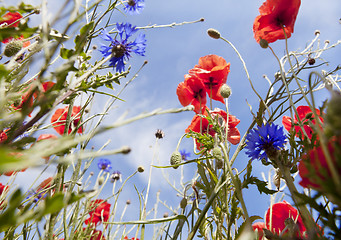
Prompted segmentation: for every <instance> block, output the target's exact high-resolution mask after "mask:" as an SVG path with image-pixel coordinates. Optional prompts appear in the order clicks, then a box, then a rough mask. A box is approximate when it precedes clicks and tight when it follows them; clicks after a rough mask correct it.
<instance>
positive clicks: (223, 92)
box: [219, 84, 232, 98]
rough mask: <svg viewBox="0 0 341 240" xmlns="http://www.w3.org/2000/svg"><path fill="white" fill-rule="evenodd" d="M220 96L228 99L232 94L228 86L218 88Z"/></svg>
mask: <svg viewBox="0 0 341 240" xmlns="http://www.w3.org/2000/svg"><path fill="white" fill-rule="evenodd" d="M219 91H220V95H221V96H222V97H223V98H229V97H230V95H231V93H232V90H231V88H230V86H229V85H227V84H223V85H222V86H221V87H220V90H219Z"/></svg>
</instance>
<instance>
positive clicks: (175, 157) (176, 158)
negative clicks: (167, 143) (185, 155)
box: [170, 150, 182, 169]
mask: <svg viewBox="0 0 341 240" xmlns="http://www.w3.org/2000/svg"><path fill="white" fill-rule="evenodd" d="M181 159H182V156H181V153H180V152H179V151H178V150H176V151H174V152H173V153H172V156H171V158H170V164H171V165H176V164H179V163H181ZM178 167H179V166H173V168H174V169H177V168H178Z"/></svg>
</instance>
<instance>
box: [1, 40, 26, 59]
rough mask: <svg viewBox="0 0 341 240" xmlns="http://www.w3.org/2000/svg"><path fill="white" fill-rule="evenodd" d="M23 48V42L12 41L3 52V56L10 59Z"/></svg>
mask: <svg viewBox="0 0 341 240" xmlns="http://www.w3.org/2000/svg"><path fill="white" fill-rule="evenodd" d="M22 47H23V42H22V41H20V40H14V41H11V42H9V43H8V44H7V45H6V47H5V50H4V55H5V56H6V57H12V56H14V55H15V54H17V53H18V52H19V51H20V50H21V49H22Z"/></svg>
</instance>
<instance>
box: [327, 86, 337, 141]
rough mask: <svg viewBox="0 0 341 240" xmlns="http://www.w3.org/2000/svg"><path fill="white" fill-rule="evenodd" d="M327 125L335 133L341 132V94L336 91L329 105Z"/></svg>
mask: <svg viewBox="0 0 341 240" xmlns="http://www.w3.org/2000/svg"><path fill="white" fill-rule="evenodd" d="M326 120H327V126H328V127H329V128H330V129H331V131H332V132H333V133H334V135H335V134H336V135H338V134H341V94H340V93H339V92H336V91H334V92H333V93H332V97H331V99H330V100H329V102H328V105H327V114H326Z"/></svg>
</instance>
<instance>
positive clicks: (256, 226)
mask: <svg viewBox="0 0 341 240" xmlns="http://www.w3.org/2000/svg"><path fill="white" fill-rule="evenodd" d="M264 228H265V229H266V226H265V223H263V222H255V223H254V224H252V229H253V231H255V232H256V231H257V234H258V239H259V240H261V239H263V235H264V233H263V229H264Z"/></svg>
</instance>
